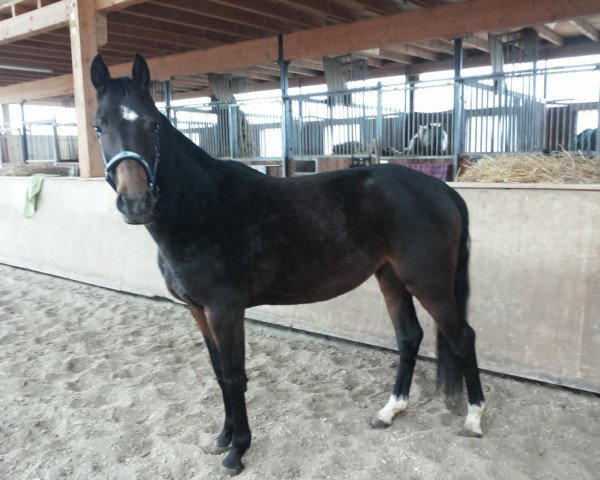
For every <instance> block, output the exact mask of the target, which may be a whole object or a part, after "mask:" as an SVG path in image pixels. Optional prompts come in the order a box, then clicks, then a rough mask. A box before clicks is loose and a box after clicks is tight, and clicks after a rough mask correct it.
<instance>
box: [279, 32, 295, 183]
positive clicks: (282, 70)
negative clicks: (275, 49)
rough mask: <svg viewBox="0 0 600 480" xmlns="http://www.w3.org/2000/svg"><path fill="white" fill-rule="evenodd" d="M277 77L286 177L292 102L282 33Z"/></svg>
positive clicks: (283, 165)
mask: <svg viewBox="0 0 600 480" xmlns="http://www.w3.org/2000/svg"><path fill="white" fill-rule="evenodd" d="M278 63H279V78H280V84H281V100H282V102H283V105H282V109H283V111H282V115H281V135H282V139H281V143H282V150H283V152H282V153H283V162H282V165H281V176H282V177H287V176H288V174H290V173H292V175H293V172H292V171H291V170H292V169H291V168H290V167H291V161H292V104H291V100H290V97H289V91H288V90H289V78H288V67H289V64H290V62H289V60H288V61H286V60H285V57H284V54H283V35H279V61H278Z"/></svg>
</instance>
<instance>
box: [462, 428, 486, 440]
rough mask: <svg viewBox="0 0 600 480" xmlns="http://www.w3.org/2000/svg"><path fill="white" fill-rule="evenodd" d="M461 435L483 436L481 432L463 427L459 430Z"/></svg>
mask: <svg viewBox="0 0 600 480" xmlns="http://www.w3.org/2000/svg"><path fill="white" fill-rule="evenodd" d="M458 436H459V437H467V438H481V437H482V435H481V433H477V432H474V431H472V430H467V429H466V428H463V429H462V430H461V431H460V432H458Z"/></svg>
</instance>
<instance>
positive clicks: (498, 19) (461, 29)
mask: <svg viewBox="0 0 600 480" xmlns="http://www.w3.org/2000/svg"><path fill="white" fill-rule="evenodd" d="M593 14H600V2H598V1H597V0H572V1H570V2H555V1H552V0H539V1H538V2H536V3H535V5H532V4H531V2H522V1H517V0H506V1H499V0H472V1H469V2H464V3H456V4H450V5H443V6H439V7H434V8H431V9H428V10H427V11H426V12H425V11H419V10H415V11H410V12H405V13H401V14H398V15H392V16H389V17H381V18H377V19H369V20H361V21H358V22H355V23H353V24H347V25H335V26H331V27H326V28H320V29H314V30H311V31H306V32H297V33H290V34H286V35H284V36H283V38H284V46H285V55H286V58H287V59H291V60H302V59H305V58H311V57H320V56H322V55H340V54H344V53H347V52H349V51H360V50H368V49H371V48H377V47H380V46H382V45H386V44H387V45H389V44H394V43H406V42H410V41H414V40H427V39H431V38H438V37H452V36H455V37H461V36H465V35H468V34H470V33H471V32H472V31H475V30H478V29H483V30H492V29H501V28H512V27H519V26H522V25H527V24H529V25H531V24H539V23H544V22H551V21H557V20H562V19H571V18H579V17H581V16H582V15H593ZM561 48H566V47H561ZM555 54H556V53H555ZM277 58H278V44H277V38H276V37H269V38H264V39H260V40H251V41H246V42H242V43H238V44H232V45H223V46H218V47H214V48H209V49H205V50H196V51H192V52H185V53H179V54H174V55H170V56H167V57H163V58H153V59H150V60H149V61H148V63H149V65H150V69H151V72H152V76H153V78H155V79H157V80H166V79H169V78H171V77H172V76H177V75H185V74H190V73H208V72H224V71H230V70H235V69H241V68H248V67H252V66H254V65H262V64H268V63H272V62H275V61H277ZM441 66H444V65H441ZM86 68H89V64H88V66H87V67H86ZM130 68H131V67H130V64H129V63H126V64H120V65H116V66H114V67H112V68H111V72H113V75H128V74H129V72H130ZM383 68H385V69H386V70H385V71H387V70H390V69H389V68H388V67H383ZM422 68H427V69H431V68H432V67H431V65H423V67H422ZM449 68H452V66H451V65H450V67H449ZM390 71H391V70H390ZM395 71H396V72H397V73H402V72H403V70H402V67H401V68H400V69H396V70H395ZM382 73H383V72H382ZM86 75H87V72H86ZM59 79H60V81H59V80H57V79H56V78H52V79H48V80H47V81H36V82H33V83H30V84H23V85H15V86H10V87H3V88H0V101H3V102H6V101H11V102H12V101H20V100H23V99H40V98H46V97H52V96H59V95H64V94H67V93H69V91H68V90H67V91H64V88H62V87H64V85H65V82H68V81H69V79H70V76H64V77H59ZM40 82H42V83H40ZM71 91H72V90H71Z"/></svg>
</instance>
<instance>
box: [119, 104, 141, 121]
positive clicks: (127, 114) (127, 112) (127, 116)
mask: <svg viewBox="0 0 600 480" xmlns="http://www.w3.org/2000/svg"><path fill="white" fill-rule="evenodd" d="M121 115H122V116H123V119H124V120H127V121H128V122H133V121H134V120H137V119H138V118H140V116H139V115H138V114H137V112H135V111H134V110H131V108H128V107H126V106H125V105H121Z"/></svg>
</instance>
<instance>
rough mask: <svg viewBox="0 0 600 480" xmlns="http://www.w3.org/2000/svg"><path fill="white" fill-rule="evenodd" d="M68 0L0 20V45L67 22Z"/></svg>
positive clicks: (61, 25) (52, 28) (62, 25)
mask: <svg viewBox="0 0 600 480" xmlns="http://www.w3.org/2000/svg"><path fill="white" fill-rule="evenodd" d="M67 5H68V0H61V1H60V2H56V3H52V4H50V5H48V6H45V7H42V8H38V9H36V10H32V11H31V12H27V13H23V14H21V15H18V16H16V17H13V18H9V19H7V20H2V21H1V22H0V45H1V44H5V43H9V42H15V41H17V40H20V39H22V38H27V37H30V36H32V35H37V34H39V33H43V32H48V31H50V30H54V29H57V28H60V27H64V26H66V25H67V24H68V17H67Z"/></svg>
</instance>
